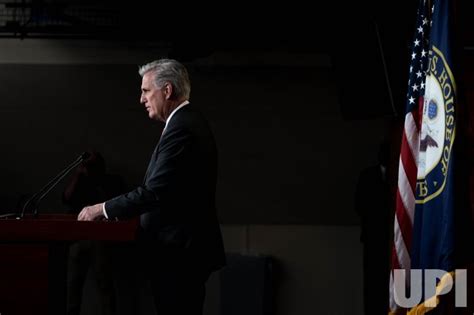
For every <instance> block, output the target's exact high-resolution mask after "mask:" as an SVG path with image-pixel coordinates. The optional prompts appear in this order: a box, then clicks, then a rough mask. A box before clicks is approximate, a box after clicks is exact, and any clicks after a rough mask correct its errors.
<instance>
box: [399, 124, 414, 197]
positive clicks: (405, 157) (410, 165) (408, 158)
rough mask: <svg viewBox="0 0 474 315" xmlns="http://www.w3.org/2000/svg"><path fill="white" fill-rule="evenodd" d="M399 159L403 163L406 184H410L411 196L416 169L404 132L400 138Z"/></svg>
mask: <svg viewBox="0 0 474 315" xmlns="http://www.w3.org/2000/svg"><path fill="white" fill-rule="evenodd" d="M413 153H415V154H418V152H413ZM400 159H401V162H402V163H403V166H402V167H403V168H404V170H405V174H406V175H407V178H408V182H409V183H410V186H411V191H412V192H413V194H415V189H416V176H417V174H416V173H417V167H416V162H415V159H414V158H413V154H412V152H411V150H410V146H409V145H408V139H407V135H406V133H405V132H403V136H402V148H401V150H400ZM400 188H401V187H398V189H400ZM403 189H407V187H404V188H403Z"/></svg>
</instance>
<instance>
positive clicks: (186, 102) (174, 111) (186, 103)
mask: <svg viewBox="0 0 474 315" xmlns="http://www.w3.org/2000/svg"><path fill="white" fill-rule="evenodd" d="M188 104H189V101H188V100H186V101H184V102H182V103H181V104H179V105H178V107H176V108H175V109H174V110H173V111H172V112H171V114H170V115H169V117H168V119H166V124H165V129H166V126H168V123H169V122H170V120H171V118H172V117H173V115H174V114H175V113H176V112H177V111H178V110H179V109H180V108H181V107H184V106H186V105H188Z"/></svg>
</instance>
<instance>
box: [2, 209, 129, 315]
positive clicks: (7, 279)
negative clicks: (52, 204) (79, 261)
mask: <svg viewBox="0 0 474 315" xmlns="http://www.w3.org/2000/svg"><path fill="white" fill-rule="evenodd" d="M137 227H138V220H132V221H94V222H84V221H77V216H76V215H66V214H50V215H39V216H38V217H37V218H33V217H32V216H25V218H23V219H21V220H17V219H15V218H12V217H9V218H5V219H0V314H2V315H28V314H35V315H40V314H41V315H43V314H44V315H64V314H66V299H67V287H66V280H67V258H68V249H69V244H71V243H72V242H74V241H77V240H98V241H133V240H135V236H136V231H137Z"/></svg>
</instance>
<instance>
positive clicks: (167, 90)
mask: <svg viewBox="0 0 474 315" xmlns="http://www.w3.org/2000/svg"><path fill="white" fill-rule="evenodd" d="M163 91H164V93H165V98H166V99H167V100H169V99H170V98H171V96H172V95H173V86H172V85H171V84H170V83H165V86H164V87H163Z"/></svg>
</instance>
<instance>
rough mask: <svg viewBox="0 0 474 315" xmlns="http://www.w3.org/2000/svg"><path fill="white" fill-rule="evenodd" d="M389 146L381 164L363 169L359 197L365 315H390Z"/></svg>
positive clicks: (381, 154)
mask: <svg viewBox="0 0 474 315" xmlns="http://www.w3.org/2000/svg"><path fill="white" fill-rule="evenodd" d="M388 160H389V147H388V143H386V142H384V143H383V144H382V145H381V147H380V150H379V157H378V164H377V165H374V166H371V167H368V168H366V169H365V170H363V171H362V172H361V174H360V176H359V180H358V183H357V188H356V195H355V210H356V212H357V213H358V214H359V216H360V222H361V236H360V239H361V242H362V243H363V259H364V261H363V273H364V277H363V279H364V310H365V315H372V314H373V315H375V314H386V313H387V310H388V299H389V295H388V288H389V272H390V263H389V262H390V259H389V257H390V228H391V226H390V222H391V218H390V216H391V213H392V211H391V204H390V200H391V199H390V188H389V184H388V181H387V166H388Z"/></svg>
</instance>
